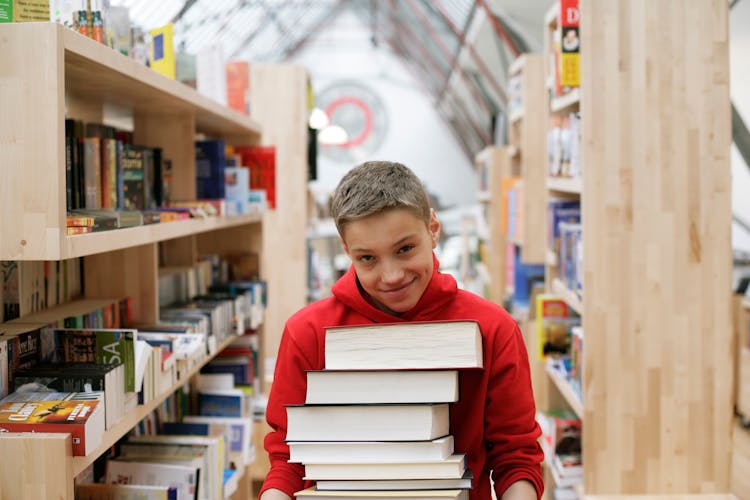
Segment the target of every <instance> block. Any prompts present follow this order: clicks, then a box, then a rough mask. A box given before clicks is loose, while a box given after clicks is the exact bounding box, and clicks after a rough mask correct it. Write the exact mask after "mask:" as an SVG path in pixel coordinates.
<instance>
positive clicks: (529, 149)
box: [508, 53, 547, 264]
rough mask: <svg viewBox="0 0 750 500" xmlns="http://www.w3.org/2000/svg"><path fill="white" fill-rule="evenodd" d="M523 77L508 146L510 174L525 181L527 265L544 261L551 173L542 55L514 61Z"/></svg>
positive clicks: (520, 243) (522, 230) (523, 220)
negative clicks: (547, 150) (546, 206)
mask: <svg viewBox="0 0 750 500" xmlns="http://www.w3.org/2000/svg"><path fill="white" fill-rule="evenodd" d="M513 67H514V68H515V70H514V71H515V73H516V74H517V76H518V77H520V81H521V95H522V96H523V103H522V105H521V108H520V109H519V110H518V111H517V112H516V113H512V114H511V116H509V118H508V122H509V126H508V146H509V148H510V150H509V153H512V154H509V156H510V158H511V161H512V163H511V169H510V172H509V173H508V176H511V175H518V176H520V177H521V179H522V182H523V196H522V201H521V205H520V206H518V207H517V210H518V211H519V212H520V213H521V214H522V215H521V217H520V222H521V226H520V227H519V228H518V229H519V231H518V233H519V235H520V238H518V239H517V240H516V241H515V243H517V244H518V246H519V247H520V252H521V261H522V262H524V263H526V264H538V263H542V262H544V254H545V247H544V230H545V229H544V228H545V223H544V221H545V219H546V212H545V202H544V200H545V199H546V188H545V185H544V178H545V177H546V175H547V174H546V172H547V158H546V155H545V144H546V141H547V136H546V131H545V121H544V120H545V117H544V107H545V102H546V100H545V91H544V64H543V58H542V56H541V54H531V53H526V54H522V55H521V56H519V57H518V58H517V60H516V61H514V62H513Z"/></svg>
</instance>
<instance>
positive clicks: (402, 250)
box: [398, 245, 414, 253]
mask: <svg viewBox="0 0 750 500" xmlns="http://www.w3.org/2000/svg"><path fill="white" fill-rule="evenodd" d="M412 250H414V245H404V246H402V247H401V248H399V249H398V253H407V252H411V251H412Z"/></svg>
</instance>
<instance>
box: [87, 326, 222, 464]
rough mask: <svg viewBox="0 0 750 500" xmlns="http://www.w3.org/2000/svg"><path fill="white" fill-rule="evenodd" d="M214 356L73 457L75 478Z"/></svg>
mask: <svg viewBox="0 0 750 500" xmlns="http://www.w3.org/2000/svg"><path fill="white" fill-rule="evenodd" d="M235 338H237V336H236V335H230V336H229V337H228V338H226V339H224V340H223V341H222V342H221V343H220V344H219V345H218V346H217V348H216V352H217V353H218V352H220V351H221V350H222V349H224V348H225V347H226V346H228V345H229V344H230V343H231V342H232V340H234V339H235ZM211 359H213V356H206V359H204V360H203V361H201V362H200V363H198V364H196V365H195V366H194V367H193V368H191V369H190V370H189V371H188V372H187V373H186V374H185V376H184V377H182V378H181V379H180V380H179V381H177V383H175V384H174V385H173V386H172V387H170V388H169V389H167V390H166V391H164V392H163V393H162V394H160V395H159V396H157V397H156V398H154V399H153V400H151V401H149V402H148V403H146V404H145V405H138V406H137V407H136V409H135V410H134V411H132V412H130V413H129V414H128V415H125V416H124V417H122V418H121V419H120V420H119V421H118V422H117V423H116V424H115V425H114V426H113V427H112V428H111V429H109V430H108V431H106V432H105V433H104V435H103V436H102V443H101V444H100V445H99V447H98V448H97V449H96V450H94V451H93V452H92V453H90V454H89V455H86V456H85V457H73V476H77V475H78V474H80V473H81V472H82V471H83V470H84V469H85V468H86V467H88V466H89V465H90V464H91V463H93V462H94V460H96V459H97V458H99V457H100V456H101V455H102V454H103V453H104V452H105V451H107V450H108V449H109V448H110V447H111V446H112V445H114V444H115V443H116V442H117V441H118V440H119V439H120V438H122V437H123V436H124V435H125V434H127V433H128V431H129V430H130V429H132V428H133V427H134V426H135V425H136V424H137V423H138V422H140V421H141V420H142V419H143V418H144V417H146V416H147V415H148V414H149V413H151V412H152V411H153V410H154V409H155V408H156V407H157V406H159V405H160V404H161V403H162V402H163V401H164V400H165V399H166V398H167V397H168V396H169V395H170V394H172V393H173V392H174V391H176V390H177V388H179V387H180V386H182V385H184V384H185V383H186V382H187V381H188V380H190V377H192V376H193V375H195V374H196V373H198V371H199V370H200V369H201V368H203V366H204V365H205V364H206V363H208V362H209V361H211Z"/></svg>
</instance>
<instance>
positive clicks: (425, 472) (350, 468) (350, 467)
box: [305, 453, 466, 481]
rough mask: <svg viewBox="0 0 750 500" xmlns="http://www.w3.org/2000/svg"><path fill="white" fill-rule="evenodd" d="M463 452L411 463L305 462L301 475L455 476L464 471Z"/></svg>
mask: <svg viewBox="0 0 750 500" xmlns="http://www.w3.org/2000/svg"><path fill="white" fill-rule="evenodd" d="M465 458H466V457H465V455H464V454H463V453H455V454H453V455H451V456H450V457H448V458H446V459H445V460H433V461H429V462H412V463H404V462H401V463H365V464H305V479H308V480H311V481H320V480H324V479H338V480H342V479H368V480H372V479H444V478H446V479H447V478H452V479H459V478H462V477H463V476H464V473H465V472H466V461H465Z"/></svg>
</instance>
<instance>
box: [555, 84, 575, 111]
mask: <svg viewBox="0 0 750 500" xmlns="http://www.w3.org/2000/svg"><path fill="white" fill-rule="evenodd" d="M580 102H581V91H580V89H579V88H578V87H576V88H574V89H572V90H570V91H569V92H568V93H566V94H563V95H560V96H555V97H553V98H552V99H550V103H549V109H550V111H551V112H552V113H566V112H569V111H571V110H574V109H576V108H577V107H578V105H579V104H580Z"/></svg>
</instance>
